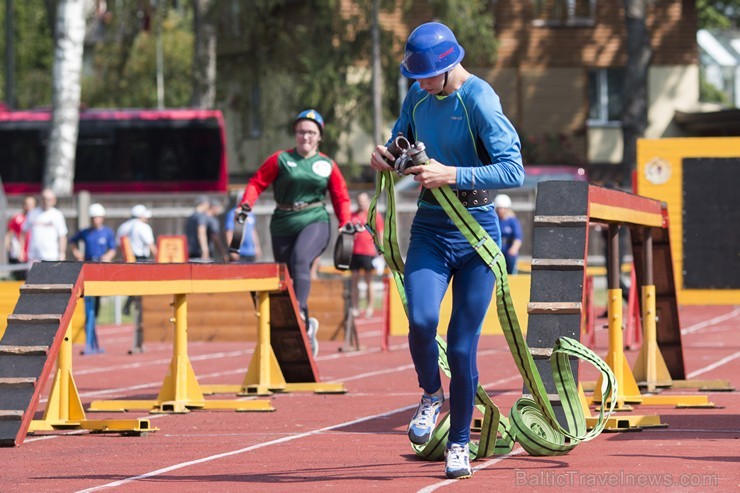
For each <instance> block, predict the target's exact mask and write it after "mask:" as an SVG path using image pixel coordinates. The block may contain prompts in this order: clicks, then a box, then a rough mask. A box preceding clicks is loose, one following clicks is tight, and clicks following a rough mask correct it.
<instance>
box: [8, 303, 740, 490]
mask: <svg viewBox="0 0 740 493" xmlns="http://www.w3.org/2000/svg"><path fill="white" fill-rule="evenodd" d="M681 320H682V324H683V326H684V336H683V343H684V355H685V360H686V367H687V372H688V376H689V378H699V379H730V380H733V379H736V376H737V375H738V374H739V373H740V332H739V331H738V329H739V328H740V307H732V306H722V307H685V308H682V310H681ZM379 321H380V319H379V318H376V319H373V320H370V321H366V322H364V323H362V325H361V326H360V328H359V332H360V341H361V343H362V345H363V346H364V348H365V349H363V350H362V351H359V352H352V353H342V352H338V351H337V349H338V347H339V346H340V345H341V342H340V341H336V342H322V344H321V353H320V355H319V358H318V367H319V370H320V374H321V377H322V380H324V381H332V380H337V381H343V382H345V385H346V387H347V388H348V390H349V392H348V393H347V394H344V395H318V394H311V393H292V394H280V395H275V396H272V397H270V399H271V400H272V403H273V405H274V407H275V408H276V411H275V412H272V413H236V412H231V411H194V412H191V413H189V414H184V415H183V414H178V415H148V414H147V413H144V412H138V413H133V412H132V413H125V414H113V413H111V414H101V413H88V418H90V419H102V418H108V417H110V418H133V417H149V418H150V419H151V424H152V426H156V427H158V428H159V431H157V432H155V433H151V434H149V435H148V436H143V437H126V436H120V435H117V434H90V433H87V432H84V431H72V432H69V431H68V432H55V433H51V434H45V435H36V436H29V437H28V438H27V439H26V441H25V443H24V444H23V445H21V446H20V447H16V448H3V449H0V463H2V464H3V465H4V470H3V475H2V476H3V479H2V486H0V491H2V492H75V491H122V492H150V491H152V490H153V489H155V488H156V489H157V490H160V491H168V492H191V491H198V492H201V491H202V492H210V491H213V492H216V491H218V492H243V491H255V492H262V491H277V492H280V491H286V492H296V491H311V490H320V491H341V492H344V491H352V492H353V493H360V492H364V491H379V490H382V491H385V492H397V491H398V492H416V491H418V492H431V491H437V490H439V491H463V489H465V490H466V491H498V490H502V489H504V490H506V489H509V490H510V489H511V488H512V487H523V488H526V491H548V490H555V489H558V490H560V489H562V488H563V487H568V488H569V491H607V490H608V491H620V492H621V491H640V492H644V490H645V489H646V488H649V490H650V491H671V492H675V491H708V490H710V489H711V490H712V491H715V492H718V491H737V490H738V486H739V485H740V467H738V462H739V461H740V458H739V457H740V441H739V440H738V439H739V438H740V417H739V416H738V410H739V409H740V406H739V405H740V398H739V396H738V393H737V392H735V391H733V392H715V393H711V394H709V396H710V400H712V401H713V402H715V403H716V404H717V405H719V406H720V408H719V409H674V408H672V407H660V408H656V407H653V406H651V407H647V406H640V407H638V408H637V409H636V411H635V414H638V413H639V414H660V416H661V417H662V420H663V421H664V422H666V423H668V424H669V427H668V428H665V429H653V430H644V431H642V432H630V433H605V434H602V435H601V436H599V437H598V438H597V439H595V440H593V441H591V442H588V443H584V444H581V445H579V446H578V447H576V449H575V450H574V451H572V452H571V453H570V454H569V455H566V456H561V457H530V456H528V455H527V454H526V453H524V452H523V451H522V450H521V448H520V447H518V446H517V447H515V449H514V451H513V452H512V453H511V454H509V455H507V456H503V457H494V458H489V459H484V460H480V461H476V462H474V463H473V465H474V467H475V474H474V476H473V478H472V479H470V480H466V481H457V482H455V481H447V480H445V478H444V471H443V464H442V463H438V462H427V461H423V460H419V459H417V458H416V457H415V455H414V453H413V451H412V450H411V447H410V445H409V443H408V441H407V439H406V436H405V430H406V425H407V422H408V419H409V418H410V416H411V414H412V412H413V408H414V407H415V405H416V403H417V400H418V398H419V389H418V388H417V384H416V379H415V375H414V371H413V368H412V366H411V361H410V357H409V355H408V349H407V346H406V343H405V338H404V337H392V338H391V340H390V343H391V348H390V350H389V351H387V352H381V351H380V350H379V347H380V325H379ZM132 337H133V336H132V330H131V328H130V327H102V328H100V329H99V338H100V340H101V344H102V346H103V347H105V349H106V353H105V354H103V355H95V356H84V357H83V356H79V355H77V354H76V355H75V356H74V372H73V373H74V375H75V381H76V383H77V386H78V388H79V391H80V394H81V397H82V400H83V403H84V404H86V405H87V404H88V403H89V402H90V401H92V400H99V399H120V398H126V399H134V398H137V399H142V398H143V399H152V398H155V397H156V395H157V393H158V391H159V388H160V387H161V384H162V381H163V379H164V375H165V372H166V370H167V366H168V364H169V361H170V356H171V351H172V348H171V346H170V345H169V344H149V345H147V347H146V352H144V353H142V354H135V355H128V354H126V353H127V350H128V348H129V347H130V346H131V340H132ZM606 342H607V334H606V331H605V330H600V331H599V333H598V334H597V347H596V350H597V352H598V353H600V354H601V355H602V356H603V355H604V354H605V353H606ZM252 349H253V343H193V344H191V345H190V346H189V354H190V358H191V361H192V365H193V368H194V370H195V373H196V375H197V376H198V379H199V382H200V383H201V384H216V383H229V384H239V383H241V381H242V379H243V377H244V374H245V372H246V366H247V364H248V362H249V359H250V357H251V351H252ZM636 354H637V351H636V350H632V351H629V352H628V353H627V357H628V359H630V361H633V360H634V358H635V356H636ZM479 367H480V375H481V383H482V384H483V385H484V386H485V388H486V389H488V390H489V392H490V394H491V395H492V397H493V399H494V402H496V403H497V404H498V405H499V407H500V408H501V409H502V410H504V412H507V413H508V409H509V408H510V407H511V405H512V404H513V403H514V401H515V399H516V398H517V397H518V396H519V395H520V394H521V386H522V382H521V378H520V377H519V375H518V372H517V370H516V367H515V365H514V364H513V361H512V358H511V357H510V356H509V353H508V349H507V348H506V344H505V341H504V339H503V337H500V336H485V337H483V338H482V340H481V343H480V356H479ZM582 377H583V378H584V379H586V380H589V379H593V378H594V377H595V373H593V372H592V371H591V370H590V369H588V368H585V367H584V368H583V371H582ZM733 383H735V384H737V382H733ZM669 392H674V391H669ZM682 392H684V393H690V392H692V391H687V390H684V391H682ZM227 397H228V396H218V398H220V399H223V398H227ZM44 406H45V401H42V404H41V406H40V408H41V409H42V410H43V407H44ZM40 415H41V411H40V412H39V416H38V417H40ZM470 488H473V490H471V489H470Z"/></svg>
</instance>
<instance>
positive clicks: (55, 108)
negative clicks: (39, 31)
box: [44, 0, 85, 196]
mask: <svg viewBox="0 0 740 493" xmlns="http://www.w3.org/2000/svg"><path fill="white" fill-rule="evenodd" d="M83 4H84V1H83V0H59V3H58V4H57V15H56V23H55V26H54V64H53V68H52V100H51V104H52V110H51V130H50V133H49V145H48V147H47V149H46V165H45V168H44V186H45V187H49V188H51V189H52V190H53V191H54V193H56V194H57V196H69V195H71V194H72V184H73V182H74V171H75V151H76V147H77V132H78V125H79V120H80V75H81V71H82V50H83V41H84V38H85V14H84V5H83Z"/></svg>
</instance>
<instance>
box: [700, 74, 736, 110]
mask: <svg viewBox="0 0 740 493" xmlns="http://www.w3.org/2000/svg"><path fill="white" fill-rule="evenodd" d="M699 101H704V102H706V103H719V104H722V105H724V106H727V107H730V106H732V104H731V103H730V98H729V97H728V96H727V94H725V93H724V92H722V91H721V90H720V89H718V88H717V87H716V86H715V85H714V84H710V83H709V82H707V80H706V79H705V78H704V76H703V75H702V76H701V77H700V78H699Z"/></svg>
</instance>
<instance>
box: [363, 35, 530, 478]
mask: <svg viewBox="0 0 740 493" xmlns="http://www.w3.org/2000/svg"><path fill="white" fill-rule="evenodd" d="M464 56H465V50H464V49H463V47H462V46H460V44H459V43H458V42H457V39H456V38H455V35H454V34H453V33H452V31H450V29H449V28H448V27H447V26H445V25H443V24H440V23H437V22H430V23H427V24H423V25H421V26H419V27H418V28H416V29H415V30H414V31H413V32H412V33H411V35H410V36H409V38H408V41H407V42H406V50H405V54H404V58H403V62H402V63H401V73H402V74H403V75H404V76H406V77H408V78H411V79H415V80H416V82H415V83H414V84H413V86H411V89H410V90H409V92H408V94H407V95H406V99H405V100H404V102H403V106H402V109H401V115H400V116H399V118H398V120H397V121H396V123H395V125H394V127H393V134H392V137H391V139H393V138H395V136H397V135H399V134H402V135H403V136H405V137H406V138H407V139H408V140H409V141H410V142H412V143H414V142H423V143H424V144H425V145H426V153H427V155H428V156H429V158H430V161H429V162H428V163H427V164H426V165H424V166H412V167H410V168H408V169H407V170H406V171H405V174H413V175H415V177H414V179H415V180H416V181H417V182H419V183H420V184H421V186H422V191H421V194H420V196H419V200H418V210H417V212H416V216H415V217H414V221H413V224H412V227H411V243H410V245H409V250H408V254H407V258H406V266H405V269H404V276H405V289H406V298H407V300H408V314H409V349H410V352H411V357H412V360H413V362H414V367H415V368H416V373H417V376H418V380H419V386H420V387H421V388H422V390H423V395H422V397H421V403H420V404H419V407H418V408H417V410H416V413H415V414H414V417H413V418H412V420H411V423H410V424H409V428H408V435H409V439H410V440H411V441H412V442H413V443H415V444H424V443H426V442H427V441H429V439H430V437H431V434H432V431H433V430H434V427H435V424H436V421H437V417H438V415H439V411H440V408H441V407H442V403H443V402H444V400H445V397H444V391H443V388H442V381H441V378H440V373H439V368H438V365H437V357H438V351H439V350H438V347H437V344H436V342H435V337H436V335H437V325H438V322H439V307H440V304H441V302H442V297H443V296H444V294H445V291H446V290H447V287H448V285H449V284H450V281H451V282H452V294H453V296H452V300H453V301H452V316H451V319H450V325H449V327H448V330H447V356H448V361H449V365H450V371H451V379H450V389H449V400H450V433H449V438H448V442H447V449H446V452H445V456H446V463H445V472H446V475H447V477H448V478H468V477H470V476H471V475H472V469H471V467H470V460H469V451H468V442H469V441H470V424H471V420H472V416H473V407H474V400H475V392H476V388H477V386H478V369H477V366H476V351H477V347H478V339H479V336H480V330H481V325H482V323H483V319H484V317H485V315H486V310H487V308H488V305H489V303H490V301H491V297H492V294H493V288H494V284H495V282H496V278H495V276H494V274H493V272H492V271H491V269H490V268H489V267H488V266H487V265H485V264H484V262H483V261H482V259H481V258H480V256H479V255H478V254H477V253H476V252H475V251H474V249H473V248H472V247H471V245H470V243H469V242H468V240H466V239H465V237H464V236H463V234H462V233H461V232H460V231H459V230H458V229H457V227H456V226H455V225H454V223H453V222H452V221H451V220H450V219H449V217H448V216H447V213H446V212H445V211H444V210H443V209H442V207H441V206H440V205H439V204H438V203H437V201H436V200H435V199H434V196H433V194H432V193H431V189H433V188H439V187H442V186H444V185H450V187H451V188H452V189H453V190H456V191H457V192H456V193H457V196H458V198H459V199H460V200H461V202H462V204H463V205H464V206H465V207H467V208H468V209H469V211H470V213H471V214H472V215H473V217H474V218H475V219H476V220H477V221H478V222H479V223H480V225H481V226H482V227H483V228H484V229H485V230H486V231H487V232H488V234H489V235H490V236H491V237H492V238H493V239H494V240H495V241H497V242H498V243H499V244H500V241H501V239H500V238H501V235H500V231H499V223H498V218H497V216H496V214H495V212H494V207H493V198H492V197H491V196H490V195H489V193H488V189H502V188H514V187H518V186H521V184H522V181H523V180H524V167H523V166H522V157H521V148H520V143H519V137H518V135H517V133H516V131H515V130H514V127H513V126H512V124H511V123H510V122H509V120H508V119H507V118H506V116H504V114H503V112H502V109H501V103H500V101H499V98H498V96H497V95H496V93H495V92H494V90H493V89H492V88H491V86H490V85H489V84H488V83H487V82H485V81H484V80H482V79H480V78H478V77H476V76H475V75H472V74H471V73H469V72H468V71H467V70H465V68H463V66H462V65H460V62H461V61H462V59H463V57H464ZM390 142H391V140H389V141H388V142H387V143H386V144H385V145H379V146H377V148H376V149H375V151H374V152H373V154H372V158H371V162H370V164H371V166H372V167H373V168H375V169H376V170H379V171H385V170H391V169H393V168H392V167H391V166H389V165H388V163H387V162H386V159H387V160H389V161H390V162H393V156H392V155H391V154H390V153H389V152H388V149H387V148H388V146H389V145H390Z"/></svg>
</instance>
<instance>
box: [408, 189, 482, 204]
mask: <svg viewBox="0 0 740 493" xmlns="http://www.w3.org/2000/svg"><path fill="white" fill-rule="evenodd" d="M452 191H453V192H454V193H455V195H457V198H458V199H460V202H462V205H463V206H465V207H467V208H470V207H480V206H482V205H493V201H492V200H491V197H490V195H489V193H488V190H486V189H484V188H476V189H474V190H452ZM420 198H421V200H423V201H424V202H426V203H427V204H432V205H440V203H439V202H437V199H436V198H434V194H433V193H432V191H431V190H429V189H428V188H425V189H423V190H422V192H421V196H420Z"/></svg>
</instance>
